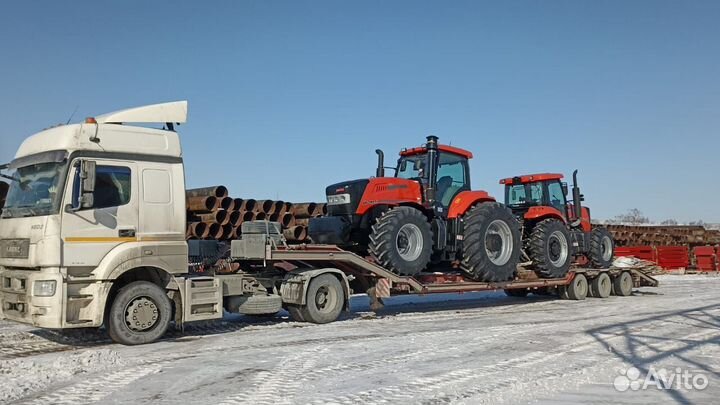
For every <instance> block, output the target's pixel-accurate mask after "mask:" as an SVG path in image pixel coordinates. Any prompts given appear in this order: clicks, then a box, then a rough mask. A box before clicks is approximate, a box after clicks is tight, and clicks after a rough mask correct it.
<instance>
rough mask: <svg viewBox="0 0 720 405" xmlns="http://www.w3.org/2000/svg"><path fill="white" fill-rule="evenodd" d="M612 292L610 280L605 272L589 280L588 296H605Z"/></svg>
mask: <svg viewBox="0 0 720 405" xmlns="http://www.w3.org/2000/svg"><path fill="white" fill-rule="evenodd" d="M611 292H612V280H610V276H608V275H607V273H600V274H598V276H597V277H595V278H594V279H593V280H592V281H591V282H590V296H591V297H594V298H607V297H609V296H610V293H611Z"/></svg>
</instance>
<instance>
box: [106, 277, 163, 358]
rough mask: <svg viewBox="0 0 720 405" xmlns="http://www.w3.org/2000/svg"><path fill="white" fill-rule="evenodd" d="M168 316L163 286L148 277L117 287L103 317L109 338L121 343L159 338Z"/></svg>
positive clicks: (135, 343)
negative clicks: (152, 281)
mask: <svg viewBox="0 0 720 405" xmlns="http://www.w3.org/2000/svg"><path fill="white" fill-rule="evenodd" d="M171 319H172V304H171V303H170V298H168V296H167V293H166V292H165V289H163V288H161V287H160V286H158V285H156V284H153V283H151V282H149V281H135V282H132V283H130V284H128V285H126V286H124V287H122V288H121V289H120V291H118V293H117V295H116V296H115V299H114V300H113V302H112V304H111V305H110V312H109V314H108V317H107V325H106V327H107V330H108V334H109V335H110V338H111V339H112V340H113V341H115V342H117V343H120V344H124V345H141V344H145V343H150V342H153V341H155V340H157V339H159V338H161V337H162V336H163V335H164V334H165V332H166V331H167V328H168V326H169V325H170V320H171Z"/></svg>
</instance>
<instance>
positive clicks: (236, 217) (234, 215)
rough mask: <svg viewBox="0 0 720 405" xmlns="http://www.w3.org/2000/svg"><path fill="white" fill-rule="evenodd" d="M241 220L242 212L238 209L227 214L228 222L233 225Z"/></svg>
mask: <svg viewBox="0 0 720 405" xmlns="http://www.w3.org/2000/svg"><path fill="white" fill-rule="evenodd" d="M241 220H242V213H241V212H240V211H232V212H230V214H228V223H230V224H232V225H233V226H238V224H239V223H240V221H241Z"/></svg>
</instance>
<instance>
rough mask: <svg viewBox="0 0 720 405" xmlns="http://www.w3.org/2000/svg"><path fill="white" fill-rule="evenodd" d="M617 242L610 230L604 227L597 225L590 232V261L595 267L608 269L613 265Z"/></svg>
mask: <svg viewBox="0 0 720 405" xmlns="http://www.w3.org/2000/svg"><path fill="white" fill-rule="evenodd" d="M614 253H615V243H614V242H613V237H612V235H611V234H610V231H608V230H607V228H604V227H601V226H599V227H596V228H594V229H593V230H592V232H590V252H589V256H590V261H591V262H592V264H593V267H595V268H598V269H607V268H608V267H610V266H611V265H612V261H613V254H614Z"/></svg>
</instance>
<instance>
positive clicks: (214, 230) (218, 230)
mask: <svg viewBox="0 0 720 405" xmlns="http://www.w3.org/2000/svg"><path fill="white" fill-rule="evenodd" d="M207 227H208V235H207V236H206V237H205V239H220V238H222V235H223V227H222V225H220V224H218V223H217V222H210V223H207Z"/></svg>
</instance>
